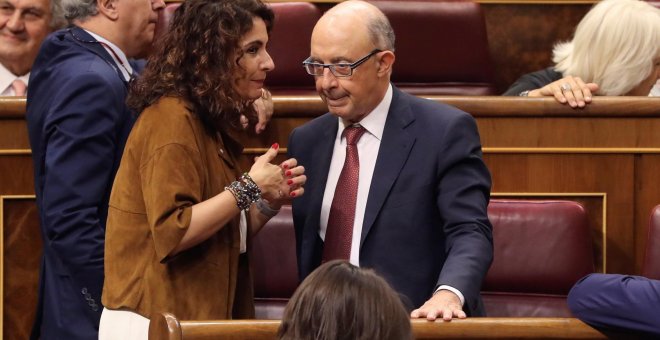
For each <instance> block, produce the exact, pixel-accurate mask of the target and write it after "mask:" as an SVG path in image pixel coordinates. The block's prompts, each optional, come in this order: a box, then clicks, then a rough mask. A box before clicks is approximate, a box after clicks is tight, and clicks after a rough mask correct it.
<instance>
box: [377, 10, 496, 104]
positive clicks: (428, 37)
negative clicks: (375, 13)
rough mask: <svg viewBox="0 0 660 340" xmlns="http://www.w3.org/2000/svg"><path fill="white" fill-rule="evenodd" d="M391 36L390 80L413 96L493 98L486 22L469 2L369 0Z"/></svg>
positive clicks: (493, 88)
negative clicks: (383, 17) (382, 16)
mask: <svg viewBox="0 0 660 340" xmlns="http://www.w3.org/2000/svg"><path fill="white" fill-rule="evenodd" d="M371 3H372V4H374V5H376V6H377V7H378V8H379V9H380V10H381V11H383V13H385V15H386V16H387V18H388V19H389V20H390V23H391V24H392V28H393V29H394V33H395V35H396V44H395V47H396V61H395V63H394V72H393V73H392V81H393V83H394V84H396V85H397V86H398V87H399V88H401V89H403V90H404V91H406V92H409V93H413V94H434V95H482V96H483V95H495V94H496V90H495V86H494V81H493V78H494V76H493V63H492V60H491V58H490V52H489V48H488V37H487V35H486V23H485V19H484V16H483V13H482V11H481V7H479V4H477V3H474V2H471V1H437V2H423V1H371Z"/></svg>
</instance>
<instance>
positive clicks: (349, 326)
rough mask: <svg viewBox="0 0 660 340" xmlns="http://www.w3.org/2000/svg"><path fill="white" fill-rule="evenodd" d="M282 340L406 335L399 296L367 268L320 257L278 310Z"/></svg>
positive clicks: (401, 339)
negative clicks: (320, 262)
mask: <svg viewBox="0 0 660 340" xmlns="http://www.w3.org/2000/svg"><path fill="white" fill-rule="evenodd" d="M277 335H278V337H279V339H282V340H342V339H345V340H349V339H350V340H355V339H380V340H406V339H412V338H413V337H412V331H411V326H410V318H409V316H408V313H407V312H406V309H405V308H404V306H403V303H402V302H401V299H400V298H399V296H398V295H397V293H395V292H394V290H393V289H392V288H391V287H390V286H389V284H387V282H386V281H385V280H384V279H383V278H381V277H380V276H378V275H377V274H376V273H375V272H374V271H373V270H371V269H364V268H359V267H356V266H354V265H352V264H350V263H348V262H346V261H342V260H335V261H330V262H326V263H325V264H323V265H321V266H320V267H319V268H317V269H316V270H315V271H314V272H312V273H311V274H310V275H309V276H308V277H307V278H306V279H305V280H304V281H303V282H302V284H301V285H300V287H298V289H297V290H296V292H295V293H294V294H293V297H291V300H290V301H289V303H288V304H287V306H286V309H285V310H284V316H283V318H282V323H281V325H280V328H279V330H278V334H277Z"/></svg>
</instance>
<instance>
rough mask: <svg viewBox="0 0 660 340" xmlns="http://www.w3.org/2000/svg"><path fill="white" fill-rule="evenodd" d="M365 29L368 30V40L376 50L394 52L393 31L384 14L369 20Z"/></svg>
mask: <svg viewBox="0 0 660 340" xmlns="http://www.w3.org/2000/svg"><path fill="white" fill-rule="evenodd" d="M367 29H368V30H369V38H370V39H371V42H372V43H373V44H374V46H376V48H377V49H379V50H383V51H385V50H387V51H392V52H394V39H395V37H394V30H393V29H392V25H390V21H389V20H387V17H386V16H385V15H384V14H381V15H376V16H374V17H373V18H371V20H369V24H368V25H367Z"/></svg>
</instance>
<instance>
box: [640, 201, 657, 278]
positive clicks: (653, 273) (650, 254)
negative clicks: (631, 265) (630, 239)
mask: <svg viewBox="0 0 660 340" xmlns="http://www.w3.org/2000/svg"><path fill="white" fill-rule="evenodd" d="M642 275H643V276H646V277H648V278H651V279H654V280H660V205H657V206H655V208H653V210H652V211H651V216H650V218H649V232H648V237H647V238H646V249H645V252H644V264H643V266H642Z"/></svg>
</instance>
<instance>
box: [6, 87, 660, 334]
mask: <svg viewBox="0 0 660 340" xmlns="http://www.w3.org/2000/svg"><path fill="white" fill-rule="evenodd" d="M429 98H430V99H432V100H435V101H439V102H444V103H447V104H450V105H454V106H456V107H458V108H460V109H462V110H465V111H467V112H469V113H471V114H472V115H473V116H474V117H475V118H476V120H477V124H478V126H479V129H480V133H481V140H482V144H483V149H484V159H485V161H486V163H487V164H488V166H489V168H490V170H491V173H492V177H493V192H494V193H496V194H504V195H512V196H516V197H530V198H543V197H558V198H563V199H573V200H577V201H579V202H581V203H583V204H584V205H585V206H586V207H587V211H588V213H589V219H590V221H591V224H592V234H593V240H594V245H595V248H596V249H595V251H596V254H595V255H596V266H597V269H598V270H599V271H600V270H605V271H606V272H611V273H614V272H617V273H639V272H640V270H641V264H642V258H643V256H642V255H643V250H644V246H645V243H646V231H647V219H648V214H649V212H650V210H651V208H652V207H653V206H654V205H656V204H658V203H660V190H657V188H659V187H660V176H658V175H657V172H658V171H657V169H659V168H660V134H658V133H657V131H660V99H658V98H636V97H596V98H594V102H593V103H592V104H590V105H589V106H588V107H587V108H585V109H582V110H573V109H570V108H568V107H566V106H563V105H559V104H557V103H556V102H555V101H554V99H551V98H504V97H450V96H445V97H440V96H435V97H429ZM274 102H275V115H274V117H273V120H272V121H271V123H270V124H269V126H268V128H267V129H266V131H265V132H264V133H263V134H260V135H256V134H254V133H253V132H248V133H245V134H242V135H241V136H240V140H241V142H242V143H243V144H244V145H245V146H246V149H245V151H244V156H243V157H242V159H241V163H242V166H243V168H244V169H249V167H250V165H251V163H252V158H253V157H254V156H256V155H259V154H261V153H263V152H264V151H265V150H266V148H268V146H270V145H271V144H272V143H273V142H279V143H280V145H281V146H282V148H281V149H280V152H281V153H280V156H279V160H283V159H284V157H285V153H286V144H287V140H288V135H289V133H290V132H291V130H293V129H294V128H295V127H297V126H300V125H301V124H304V123H305V122H307V121H309V120H310V119H313V118H315V117H317V116H319V115H321V114H323V113H325V111H326V107H325V105H324V104H323V102H322V101H321V100H320V99H319V98H318V97H317V96H307V97H276V98H274ZM24 110H25V101H24V100H23V99H10V98H0V136H2V135H8V134H13V135H11V136H14V137H11V138H4V137H0V195H32V194H33V193H34V187H33V179H32V176H33V174H32V173H33V172H32V171H33V170H32V162H31V159H30V157H31V153H30V150H29V143H28V141H27V131H26V125H25V114H24ZM8 207H9V209H10V211H8V212H7V214H10V213H15V214H18V215H16V216H21V215H20V214H22V212H21V211H23V213H24V212H25V208H24V207H23V208H21V207H18V206H15V205H11V206H8ZM13 207H16V209H17V210H16V211H15V212H12V211H11V209H14V208H13ZM5 210H7V209H5ZM33 218H34V221H36V220H37V219H36V216H33ZM5 220H6V219H5ZM6 223H7V224H6V225H5V226H4V228H5V230H23V229H26V230H28V229H30V228H31V230H33V231H34V230H36V228H35V227H34V223H33V224H30V223H27V222H26V220H23V219H21V218H12V219H11V221H8V222H6ZM30 240H35V242H37V241H36V240H38V242H40V239H39V238H38V237H30ZM603 240H604V241H603ZM39 247H40V246H39V245H35V246H34V248H35V249H39ZM603 254H604V255H603ZM4 263H5V268H4V270H5V272H7V271H11V270H13V269H12V268H11V266H13V263H12V262H6V261H5V262H4ZM32 268H33V269H32V270H33V273H35V274H36V272H37V270H38V266H37V265H36V264H35V265H34V266H33V267H32ZM6 278H7V276H5V279H6ZM4 284H5V286H6V284H7V283H6V282H5V283H4ZM32 294H33V295H32V296H30V299H36V289H35V290H34V291H33V292H32ZM4 306H5V311H7V308H9V307H7V304H6V303H5V304H4ZM26 306H27V304H26ZM29 307H30V308H33V307H34V306H29ZM25 308H28V307H25ZM30 308H28V309H30ZM23 318H24V319H25V320H27V319H29V318H30V317H29V316H26V315H24V316H23ZM4 329H5V331H6V332H9V331H13V328H12V329H8V328H7V327H4ZM21 334H24V333H21ZM7 336H8V334H5V337H7Z"/></svg>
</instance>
